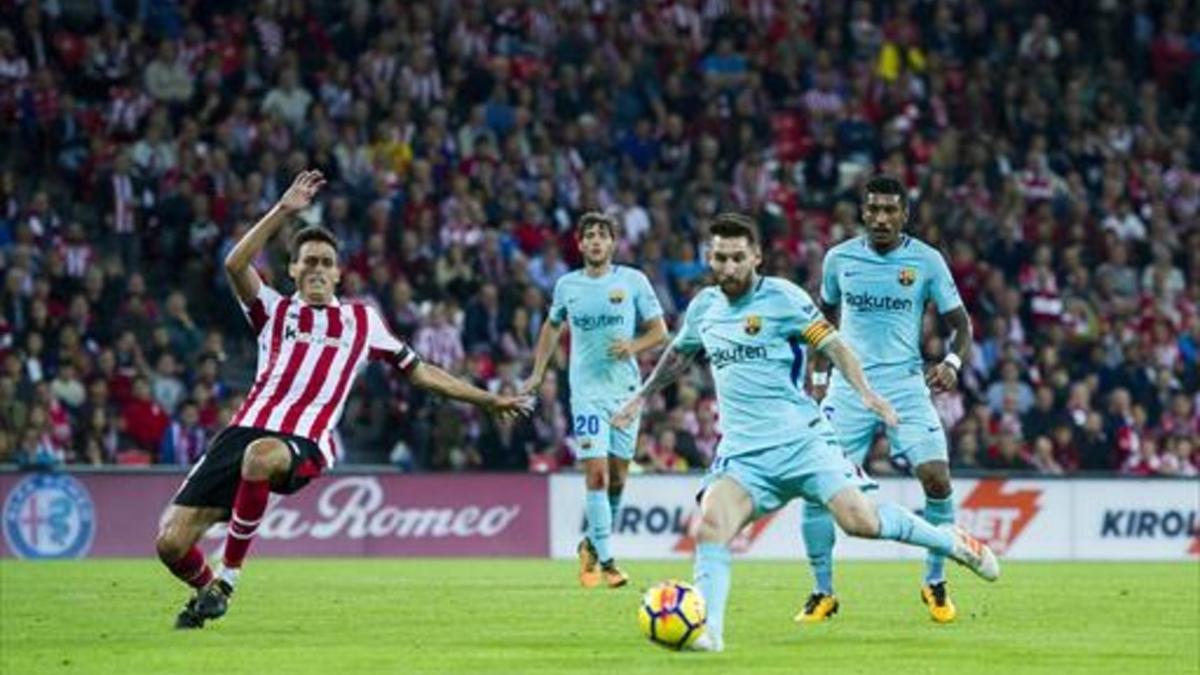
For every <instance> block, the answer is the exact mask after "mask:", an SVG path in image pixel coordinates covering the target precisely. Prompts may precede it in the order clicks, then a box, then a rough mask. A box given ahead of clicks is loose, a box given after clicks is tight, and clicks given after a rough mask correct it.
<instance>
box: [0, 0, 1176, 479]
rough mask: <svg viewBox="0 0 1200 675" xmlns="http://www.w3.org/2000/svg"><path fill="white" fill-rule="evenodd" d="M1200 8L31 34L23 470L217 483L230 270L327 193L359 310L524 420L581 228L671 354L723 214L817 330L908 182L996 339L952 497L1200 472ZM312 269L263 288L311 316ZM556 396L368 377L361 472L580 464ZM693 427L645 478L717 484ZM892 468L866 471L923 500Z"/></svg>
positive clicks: (931, 8)
mask: <svg viewBox="0 0 1200 675" xmlns="http://www.w3.org/2000/svg"><path fill="white" fill-rule="evenodd" d="M1188 6H1189V3H1188V2H1185V1H1182V0H1166V1H1158V0H1146V1H1142V2H1129V3H1125V2H1116V1H1113V0H1108V1H1104V0H1102V1H1099V2H1083V1H1077V0H1076V1H1071V0H1067V1H1064V2H1055V3H1039V2H1032V1H1026V0H960V1H957V2H950V1H945V0H944V1H941V2H926V1H920V2H917V1H911V0H910V1H905V0H898V1H897V2H882V1H879V0H875V1H867V0H857V1H856V2H853V3H850V2H847V3H842V2H828V1H826V2H818V1H808V2H805V1H796V2H791V1H787V2H784V1H776V0H680V1H670V0H663V1H656V2H646V3H634V2H617V1H615V0H600V1H597V2H584V1H582V0H551V1H545V2H532V1H528V0H504V1H501V0H496V1H494V2H493V1H488V2H479V1H470V0H467V1H463V2H400V1H399V0H379V1H378V2H367V1H366V0H357V1H349V2H333V1H331V0H326V1H323V2H322V1H319V0H318V1H314V2H303V1H299V0H279V1H278V2H275V1H272V0H262V1H261V2H257V3H242V2H230V1H227V0H205V1H201V0H163V1H160V2H146V1H144V0H143V1H140V2H135V1H133V0H96V1H94V2H91V1H85V0H53V1H52V0H47V1H43V2H37V1H36V0H27V1H21V0H0V26H2V27H0V148H3V150H2V151H0V269H2V270H3V280H2V281H3V285H2V287H0V365H2V368H0V462H18V463H23V464H43V463H57V462H69V463H92V464H109V463H124V464H144V463H176V464H188V463H191V462H193V461H194V460H195V459H196V457H197V456H198V453H199V452H201V450H202V449H203V446H204V443H205V440H206V438H208V437H210V436H211V434H213V433H215V431H216V430H217V429H219V428H220V426H221V424H222V423H223V422H225V421H226V420H227V419H228V418H229V417H230V415H231V414H232V412H233V411H234V410H236V408H237V406H238V404H239V402H240V395H241V394H242V393H243V392H244V391H245V390H246V389H247V385H248V383H249V380H250V377H251V376H252V374H253V370H254V357H255V351H254V349H253V340H252V337H251V334H250V332H249V330H248V328H247V325H246V323H245V321H244V319H243V318H242V316H241V315H240V312H239V311H238V309H237V307H236V304H235V303H234V301H233V298H232V295H231V293H230V292H229V289H228V285H227V283H226V281H225V280H224V278H223V275H222V271H221V260H222V258H223V256H224V254H225V252H227V251H228V250H229V248H230V247H231V246H232V243H233V241H235V240H236V238H237V237H238V236H239V235H240V234H241V233H243V232H244V231H245V229H246V228H247V227H248V225H249V224H251V223H252V222H253V221H254V220H255V219H256V218H257V217H258V216H259V215H260V214H262V213H263V212H264V211H265V209H266V208H268V207H269V206H270V205H271V204H272V203H273V201H274V200H275V199H276V198H277V197H278V196H279V194H280V193H281V191H282V189H283V188H285V187H286V186H287V184H288V182H289V181H290V180H291V176H293V175H294V174H295V173H297V172H298V171H300V170H301V169H302V168H306V167H314V168H319V169H320V170H321V171H323V172H324V173H325V175H326V176H327V177H329V179H330V184H329V186H328V187H327V189H326V190H325V192H324V193H323V199H322V200H321V203H320V205H319V207H318V208H315V209H313V211H312V212H311V213H309V214H307V216H308V218H309V219H310V220H312V221H321V222H323V223H325V224H326V225H327V226H329V227H330V228H331V229H333V230H334V231H335V232H336V233H337V234H338V235H339V236H340V237H341V240H342V242H343V249H342V254H343V261H344V269H345V271H346V273H345V276H344V280H343V286H342V295H343V297H344V298H346V299H348V300H350V301H355V302H366V303H373V304H375V305H377V306H378V307H380V308H381V310H382V311H383V312H384V315H385V316H386V317H387V318H388V319H389V321H390V322H391V324H392V326H393V328H394V329H395V330H396V332H397V333H399V334H400V335H403V336H406V337H407V338H409V339H410V340H411V342H412V344H413V345H414V346H415V348H416V349H417V350H418V351H419V352H420V353H421V354H422V355H423V356H424V357H425V358H426V359H427V360H429V361H432V362H435V363H437V364H439V365H442V366H444V367H446V368H448V369H450V370H452V371H455V372H458V373H461V374H466V375H468V376H470V377H471V378H473V379H475V380H476V381H478V382H480V383H482V384H485V385H486V386H490V387H495V388H513V387H515V386H516V385H517V383H518V382H519V380H520V378H521V377H523V376H524V375H525V374H526V373H527V372H528V370H529V363H530V358H531V353H532V345H533V344H534V342H535V340H536V336H537V332H538V330H539V328H540V327H541V324H542V322H543V321H544V320H545V316H546V305H547V302H548V297H549V291H550V289H551V288H552V286H553V284H554V282H555V280H556V279H557V278H558V277H559V276H560V275H562V274H563V273H564V272H565V271H566V270H568V269H569V268H570V267H571V266H572V265H574V264H577V262H578V254H577V251H576V249H575V247H574V243H573V240H572V237H571V229H570V226H571V224H572V222H573V220H574V218H575V217H576V216H578V214H580V213H581V212H583V211H585V210H589V209H600V210H605V211H609V212H611V213H613V214H615V215H616V216H617V218H618V219H619V221H620V222H621V223H622V225H623V230H622V234H621V243H620V253H619V259H620V260H621V261H624V262H628V263H630V264H634V265H637V266H638V267H640V268H641V269H643V270H645V271H646V273H647V274H648V275H649V277H650V279H651V280H652V281H653V283H654V284H655V287H656V290H657V291H658V293H659V295H660V297H661V300H662V302H663V305H664V307H665V308H666V309H667V312H668V314H669V317H670V321H669V324H670V325H674V322H675V320H676V319H677V317H678V314H679V312H680V311H681V309H682V308H683V307H685V306H686V303H687V302H688V299H689V297H691V295H692V294H693V293H694V292H695V291H696V289H697V288H698V287H699V286H701V285H702V284H703V283H705V272H706V270H705V265H704V262H703V261H704V251H703V249H702V237H701V235H702V233H703V228H704V224H705V221H706V219H707V218H708V217H709V216H711V215H712V214H714V213H715V212H717V211H720V210H725V209H737V210H741V211H745V212H747V213H751V214H753V215H754V216H755V217H756V218H757V219H758V221H759V223H760V224H761V227H762V229H763V232H764V234H765V236H766V237H767V240H768V243H767V246H766V249H767V251H766V262H765V265H764V266H765V268H766V269H765V272H767V273H771V274H777V275H781V276H785V277H787V278H790V279H792V280H795V281H797V282H798V283H801V284H802V285H804V286H805V287H806V288H808V289H810V291H812V292H813V293H814V294H815V292H816V287H817V284H818V280H819V278H820V277H819V273H820V262H821V259H822V256H823V254H824V252H825V250H826V249H827V248H828V247H829V246H831V245H832V244H834V243H837V242H838V241H840V240H842V239H845V238H847V237H850V236H853V235H854V234H855V232H856V221H857V218H858V210H857V205H856V199H857V186H858V185H859V184H860V183H861V181H862V179H863V177H864V176H865V175H867V174H869V173H871V172H873V171H876V170H883V171H887V172H890V173H892V174H894V175H897V176H899V177H901V178H902V180H904V181H905V183H906V184H907V185H908V186H909V187H910V189H911V194H912V198H913V208H912V217H911V224H910V231H911V232H912V233H914V234H915V235H917V236H919V237H921V238H923V239H925V240H927V241H930V242H931V243H934V244H936V245H937V246H939V247H940V248H941V249H942V250H943V251H944V253H945V254H946V256H947V258H948V260H949V261H950V264H951V269H952V271H953V273H954V275H955V278H956V280H957V282H958V284H959V288H960V290H961V292H962V295H963V297H964V300H965V302H966V304H967V307H968V309H969V311H970V314H971V317H972V319H973V322H974V327H975V335H976V345H975V349H974V355H973V358H972V361H971V363H970V364H969V365H968V366H966V367H965V368H964V376H963V383H962V387H961V388H960V391H958V392H955V393H952V394H947V395H941V396H939V397H938V398H937V400H936V403H937V407H938V410H939V412H940V414H941V416H942V418H943V421H944V423H945V426H946V428H947V430H948V433H949V434H950V437H951V447H952V461H953V463H954V464H955V465H956V466H957V467H961V468H983V469H996V470H1031V471H1038V472H1043V473H1051V474H1056V473H1071V472H1075V471H1107V472H1118V471H1119V472H1123V473H1127V474H1134V475H1152V474H1172V475H1196V473H1197V470H1198V468H1200V443H1198V441H1197V439H1200V395H1198V394H1197V391H1198V388H1200V375H1198V372H1200V367H1198V364H1197V358H1198V350H1200V316H1198V307H1200V215H1198V214H1200V139H1198V138H1197V133H1196V130H1197V129H1200V20H1198V19H1197V15H1196V14H1194V13H1189V12H1188V11H1187V8H1188ZM1191 7H1192V8H1193V9H1194V7H1195V5H1194V4H1191ZM251 10H253V13H251ZM1039 12H1049V13H1048V14H1043V13H1039ZM277 244H278V245H277V246H275V247H274V248H273V249H272V251H271V252H270V254H269V255H264V256H263V257H262V259H261V260H260V261H259V268H260V270H261V271H262V273H263V275H264V276H266V277H267V278H269V279H271V280H272V281H273V282H274V283H276V284H278V285H280V286H281V287H284V288H286V287H287V286H288V284H289V282H288V280H287V278H286V275H285V274H284V263H285V262H286V251H284V247H283V246H282V242H277ZM939 332H940V327H939V324H938V322H937V321H936V317H934V316H933V315H932V314H931V315H930V316H929V318H928V320H927V335H928V338H927V341H926V344H925V347H926V352H927V355H928V356H929V358H931V359H936V358H940V356H941V354H942V353H943V341H942V338H941V337H940V336H939ZM646 358H647V361H646V365H647V366H649V365H650V364H651V363H652V362H653V359H654V358H655V356H654V355H647V357H646ZM557 364H558V366H559V367H558V368H557V370H556V377H550V378H548V381H547V383H546V384H545V386H544V387H543V389H542V390H541V392H540V400H541V405H540V406H539V407H538V409H537V411H536V413H535V414H534V416H533V418H532V419H531V420H529V421H527V422H522V423H519V424H516V425H513V426H505V425H498V424H496V423H495V422H493V421H491V420H488V419H484V418H482V417H481V416H480V415H479V414H478V413H477V412H475V411H474V410H472V409H469V408H466V407H461V406H458V405H450V404H445V403H443V402H440V401H436V400H432V399H431V398H430V397H428V396H425V395H422V394H421V393H420V392H416V391H413V390H412V389H411V388H410V387H409V386H408V385H406V383H405V382H403V381H402V380H401V379H400V378H398V377H396V376H394V375H393V374H391V373H388V372H385V371H383V370H382V369H380V370H374V369H372V370H370V371H369V372H368V373H367V374H366V377H363V378H360V380H359V385H358V389H357V390H356V392H355V393H354V395H353V396H352V397H351V399H350V402H349V404H348V405H347V410H346V415H345V418H344V419H343V422H342V426H341V436H340V439H339V441H340V444H341V446H342V447H343V449H344V450H345V452H346V454H347V455H348V458H349V461H352V462H373V463H393V464H397V465H400V466H404V467H411V468H413V469H415V470H465V469H476V468H478V469H487V470H537V471H553V470H556V469H558V468H561V467H567V466H570V465H571V464H572V461H573V459H572V453H571V449H570V443H569V437H568V434H567V431H568V419H569V416H568V405H567V382H566V377H565V369H564V368H563V366H565V355H560V358H559V359H558V361H557ZM667 394H668V395H666V396H664V397H662V398H661V399H660V400H659V401H657V402H656V405H655V406H654V408H653V410H651V411H650V412H649V413H648V414H647V415H646V417H645V420H644V424H643V429H642V439H641V443H640V448H639V457H638V464H639V465H640V466H641V467H642V468H643V469H645V470H647V471H676V470H684V469H688V468H695V467H698V466H702V465H704V464H705V463H706V462H707V460H708V459H709V458H710V457H711V454H712V451H713V448H714V446H715V443H716V440H717V437H718V425H719V421H718V420H716V419H715V410H714V405H713V401H712V398H711V397H712V388H711V382H710V381H709V380H708V379H707V375H706V374H705V373H704V372H703V371H702V369H699V368H698V369H697V370H696V371H695V373H694V374H693V375H692V376H690V377H688V378H686V380H685V381H684V382H681V383H680V384H679V385H678V386H676V387H673V388H672V389H671V390H669V391H668V392H667ZM882 451H883V448H882V447H881V448H880V453H879V454H876V455H874V456H873V459H872V461H871V466H870V467H869V469H870V470H871V471H873V472H876V473H881V472H888V471H893V470H896V467H894V466H892V465H890V464H889V463H888V461H887V459H886V453H884V452H882Z"/></svg>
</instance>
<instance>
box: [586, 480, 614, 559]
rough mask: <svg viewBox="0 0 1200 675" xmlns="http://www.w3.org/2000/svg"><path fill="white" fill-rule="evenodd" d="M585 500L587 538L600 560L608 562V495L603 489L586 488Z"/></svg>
mask: <svg viewBox="0 0 1200 675" xmlns="http://www.w3.org/2000/svg"><path fill="white" fill-rule="evenodd" d="M586 500H587V501H585V502H584V506H585V512H586V513H587V530H588V540H589V541H591V542H592V546H595V547H596V556H597V557H599V558H600V562H602V563H605V562H610V561H611V560H612V553H611V552H610V551H609V547H608V538H609V536H611V534H612V511H611V510H610V507H609V504H608V495H607V494H606V493H605V491H604V490H588V491H587V497H586Z"/></svg>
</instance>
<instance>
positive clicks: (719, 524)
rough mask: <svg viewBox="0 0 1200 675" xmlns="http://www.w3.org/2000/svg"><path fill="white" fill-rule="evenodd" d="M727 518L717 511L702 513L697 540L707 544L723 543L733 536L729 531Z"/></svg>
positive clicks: (697, 530)
mask: <svg viewBox="0 0 1200 675" xmlns="http://www.w3.org/2000/svg"><path fill="white" fill-rule="evenodd" d="M725 521H726V519H725V518H724V517H722V515H721V514H720V513H717V512H716V511H707V512H705V513H702V514H700V525H699V526H698V527H697V529H696V540H697V541H699V542H701V543H705V544H714V543H715V544H723V543H725V542H726V541H727V540H729V539H732V538H733V533H731V532H728V530H729V527H728V525H727V523H726V522H725Z"/></svg>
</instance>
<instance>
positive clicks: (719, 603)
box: [692, 543, 732, 643]
mask: <svg viewBox="0 0 1200 675" xmlns="http://www.w3.org/2000/svg"><path fill="white" fill-rule="evenodd" d="M731 558H732V556H731V555H730V553H729V547H728V546H725V545H723V544H712V543H701V544H700V545H699V546H697V547H696V563H695V567H694V569H693V570H692V576H693V577H694V578H695V581H696V586H698V587H699V588H700V593H701V594H702V595H703V596H704V603H705V608H706V609H707V611H708V623H707V628H705V630H707V631H708V632H709V634H711V635H712V637H713V639H714V640H716V641H717V642H718V643H720V642H721V641H723V640H724V639H725V599H726V598H728V597H729V563H730V559H731Z"/></svg>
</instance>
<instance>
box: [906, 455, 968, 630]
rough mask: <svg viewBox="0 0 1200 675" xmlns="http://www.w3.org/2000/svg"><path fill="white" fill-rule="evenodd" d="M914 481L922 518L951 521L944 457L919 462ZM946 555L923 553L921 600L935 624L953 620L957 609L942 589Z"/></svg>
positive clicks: (951, 498) (951, 502) (940, 522)
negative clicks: (920, 496)
mask: <svg viewBox="0 0 1200 675" xmlns="http://www.w3.org/2000/svg"><path fill="white" fill-rule="evenodd" d="M915 473H916V475H917V480H919V481H921V487H922V488H924V490H925V511H924V516H925V520H927V521H929V522H930V523H931V524H933V525H936V526H941V525H953V524H954V495H953V493H952V488H951V486H950V465H949V463H947V462H946V461H945V460H933V461H928V462H924V463H922V464H919V465H918V466H917V468H916V471H915ZM945 570H946V558H945V556H942V555H940V554H938V553H936V552H934V551H932V550H931V551H929V553H928V554H927V555H926V556H925V578H924V583H923V584H922V587H921V600H922V601H924V602H925V605H926V606H927V607H928V608H929V615H930V617H932V618H933V620H934V621H936V622H938V623H949V622H951V621H954V619H955V617H956V616H957V615H958V610H957V609H956V608H955V607H954V602H953V601H951V600H950V595H949V593H948V592H947V590H946V572H945Z"/></svg>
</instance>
